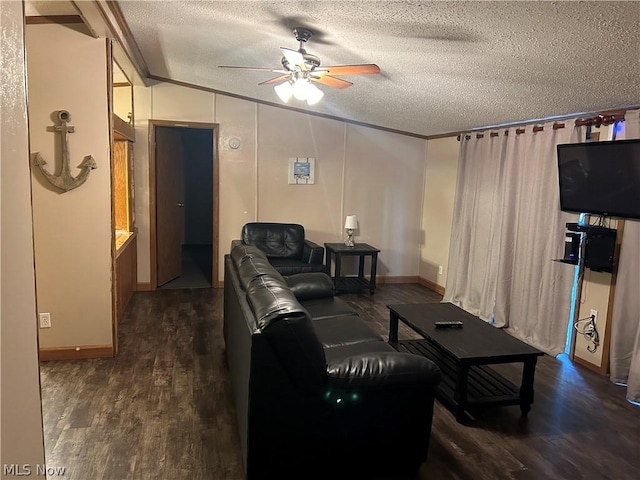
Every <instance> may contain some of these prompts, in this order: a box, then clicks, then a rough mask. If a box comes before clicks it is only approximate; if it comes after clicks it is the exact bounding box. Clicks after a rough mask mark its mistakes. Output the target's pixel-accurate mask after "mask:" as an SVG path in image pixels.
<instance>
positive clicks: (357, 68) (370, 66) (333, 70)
mask: <svg viewBox="0 0 640 480" xmlns="http://www.w3.org/2000/svg"><path fill="white" fill-rule="evenodd" d="M313 73H317V74H318V75H326V74H329V75H367V74H374V73H380V67H379V66H378V65H376V64H374V63H367V64H364V65H329V66H327V65H323V66H321V67H320V68H318V69H317V70H314V71H313Z"/></svg>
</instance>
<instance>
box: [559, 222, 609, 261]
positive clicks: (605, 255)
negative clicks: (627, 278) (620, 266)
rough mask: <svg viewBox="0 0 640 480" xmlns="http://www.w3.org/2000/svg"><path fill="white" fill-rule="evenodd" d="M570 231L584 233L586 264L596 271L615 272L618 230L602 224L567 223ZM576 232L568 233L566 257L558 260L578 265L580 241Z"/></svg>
mask: <svg viewBox="0 0 640 480" xmlns="http://www.w3.org/2000/svg"><path fill="white" fill-rule="evenodd" d="M566 226H567V230H568V231H569V232H577V234H578V235H579V234H584V242H585V247H584V266H585V268H588V269H590V270H593V271H594V272H608V273H612V272H613V259H614V252H615V246H616V234H617V231H616V230H615V229H613V228H607V227H602V226H600V225H581V224H579V223H567V225H566ZM576 238H577V237H576V233H568V234H567V236H566V239H565V242H566V243H565V258H562V259H558V260H556V261H558V262H562V263H568V264H570V265H578V258H579V255H578V249H579V242H577V241H576Z"/></svg>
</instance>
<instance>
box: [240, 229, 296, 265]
mask: <svg viewBox="0 0 640 480" xmlns="http://www.w3.org/2000/svg"><path fill="white" fill-rule="evenodd" d="M242 241H243V242H244V243H245V244H246V245H253V246H256V247H258V248H259V249H260V250H262V251H263V252H264V253H265V254H266V255H267V257H268V258H294V259H297V260H300V259H301V258H302V249H303V246H304V227H303V226H302V225H298V224H295V223H268V222H253V223H247V224H245V225H244V226H243V227H242Z"/></svg>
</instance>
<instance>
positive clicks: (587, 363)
mask: <svg viewBox="0 0 640 480" xmlns="http://www.w3.org/2000/svg"><path fill="white" fill-rule="evenodd" d="M571 360H572V361H573V362H574V363H577V364H578V365H581V366H583V367H585V368H588V369H589V370H591V371H593V372H595V373H598V374H600V375H603V373H602V370H601V368H600V365H596V364H595V363H591V362H590V361H589V360H585V359H584V358H582V357H578V356H577V355H575V353H574V355H573V358H572V359H571Z"/></svg>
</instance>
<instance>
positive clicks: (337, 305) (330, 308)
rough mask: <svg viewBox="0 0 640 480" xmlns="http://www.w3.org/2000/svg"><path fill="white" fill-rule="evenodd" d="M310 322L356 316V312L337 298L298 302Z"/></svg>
mask: <svg viewBox="0 0 640 480" xmlns="http://www.w3.org/2000/svg"><path fill="white" fill-rule="evenodd" d="M300 303H301V304H302V306H303V307H304V309H305V310H306V311H307V312H308V313H309V316H310V317H311V319H312V320H322V319H324V318H331V317H342V316H345V315H357V313H356V311H355V310H354V309H353V308H351V307H350V306H349V304H347V302H345V301H344V300H341V299H340V298H338V297H326V298H314V299H312V300H303V301H301V302H300Z"/></svg>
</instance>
